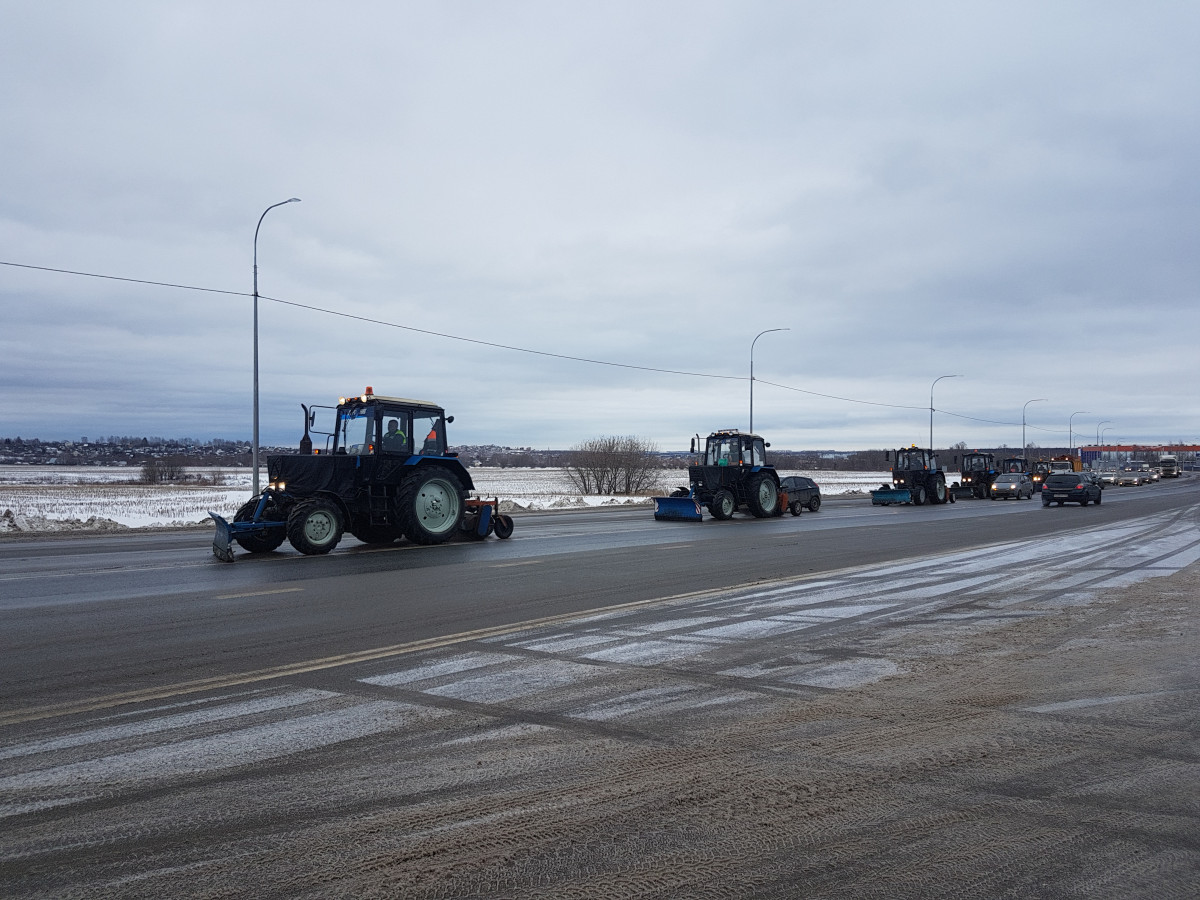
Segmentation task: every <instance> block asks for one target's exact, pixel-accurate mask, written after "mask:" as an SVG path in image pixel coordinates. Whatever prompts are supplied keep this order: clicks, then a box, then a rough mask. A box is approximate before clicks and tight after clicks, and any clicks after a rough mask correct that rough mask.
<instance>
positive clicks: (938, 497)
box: [929, 475, 946, 503]
mask: <svg viewBox="0 0 1200 900" xmlns="http://www.w3.org/2000/svg"><path fill="white" fill-rule="evenodd" d="M929 499H930V501H931V502H933V503H945V502H946V479H945V478H944V477H943V476H941V475H938V476H937V477H936V478H934V479H933V493H932V494H931V495H930V497H929Z"/></svg>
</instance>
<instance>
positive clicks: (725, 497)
mask: <svg viewBox="0 0 1200 900" xmlns="http://www.w3.org/2000/svg"><path fill="white" fill-rule="evenodd" d="M735 509H737V501H736V500H734V498H733V494H731V493H729V491H727V490H725V489H724V488H721V490H719V491H717V492H716V493H715V494H714V495H713V498H712V502H711V503H710V504H708V511H709V512H710V513H712V516H713V518H714V519H722V520H724V519H732V518H733V511H734V510H735Z"/></svg>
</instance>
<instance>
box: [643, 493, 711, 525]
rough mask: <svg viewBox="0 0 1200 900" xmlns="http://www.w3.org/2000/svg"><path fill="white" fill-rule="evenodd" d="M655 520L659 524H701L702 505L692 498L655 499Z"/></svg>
mask: <svg viewBox="0 0 1200 900" xmlns="http://www.w3.org/2000/svg"><path fill="white" fill-rule="evenodd" d="M651 499H653V500H654V518H655V519H657V520H658V521H659V522H700V521H702V520H703V518H704V517H703V516H702V515H701V513H700V504H699V503H698V502H697V501H695V500H693V499H692V498H691V497H653V498H651Z"/></svg>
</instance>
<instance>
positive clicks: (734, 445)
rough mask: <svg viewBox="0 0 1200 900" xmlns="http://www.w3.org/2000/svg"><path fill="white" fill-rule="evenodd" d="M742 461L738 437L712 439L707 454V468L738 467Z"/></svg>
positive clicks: (705, 461)
mask: <svg viewBox="0 0 1200 900" xmlns="http://www.w3.org/2000/svg"><path fill="white" fill-rule="evenodd" d="M741 461H742V458H741V454H740V452H739V451H738V439H737V438H736V437H733V436H730V437H710V438H709V439H708V449H707V452H706V453H705V459H704V464H705V465H706V466H736V465H737V464H738V463H740V462H741Z"/></svg>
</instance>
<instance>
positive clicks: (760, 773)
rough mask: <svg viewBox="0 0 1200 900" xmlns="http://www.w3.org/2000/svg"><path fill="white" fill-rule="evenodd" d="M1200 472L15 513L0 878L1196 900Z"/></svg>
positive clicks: (20, 890) (6, 595)
mask: <svg viewBox="0 0 1200 900" xmlns="http://www.w3.org/2000/svg"><path fill="white" fill-rule="evenodd" d="M1196 487H1197V485H1195V484H1194V483H1193V481H1192V480H1191V479H1185V480H1182V481H1181V482H1179V483H1178V484H1172V485H1169V486H1166V485H1156V486H1153V487H1147V488H1144V489H1135V490H1130V491H1127V492H1123V491H1110V492H1106V498H1105V501H1106V502H1105V504H1104V505H1103V506H1102V507H1100V508H1091V507H1089V508H1087V509H1082V510H1081V509H1077V508H1074V507H1066V508H1062V509H1059V508H1051V509H1042V508H1041V507H1040V504H1036V503H1029V502H1025V503H1016V502H1009V503H989V502H986V501H985V502H976V503H966V502H964V503H959V504H956V505H955V506H948V507H928V506H927V507H921V508H912V507H889V508H886V509H881V508H871V507H870V506H868V505H867V504H865V503H862V502H858V503H842V504H838V503H827V504H826V506H825V507H824V508H823V509H822V511H821V512H820V513H818V514H816V515H808V514H806V515H803V516H801V517H800V518H799V519H792V518H791V517H790V516H788V517H784V518H783V519H775V520H764V521H756V520H750V519H745V520H735V521H733V522H727V523H717V522H705V523H704V524H703V525H699V526H697V525H689V524H682V523H680V524H676V523H653V522H652V520H651V521H645V520H646V519H648V518H649V513H648V512H646V511H636V512H616V513H594V514H568V515H554V516H528V517H522V518H521V519H520V520H518V523H517V529H518V530H517V533H516V535H514V537H513V539H512V540H511V541H509V542H499V541H494V540H493V541H489V542H487V543H486V544H475V545H456V546H452V547H440V548H417V549H407V548H404V547H403V546H398V547H396V548H394V549H386V550H383V551H376V550H371V549H367V548H354V547H351V546H350V545H349V544H348V545H347V547H346V548H345V549H344V550H341V549H340V550H339V551H337V552H335V554H333V555H331V556H329V557H318V558H308V557H300V556H298V555H296V554H291V553H280V554H276V555H273V556H272V557H270V558H265V559H252V558H249V557H245V558H242V559H239V561H238V562H236V563H234V564H232V565H221V564H219V563H216V562H215V561H212V560H211V559H210V558H207V557H206V555H205V554H206V553H207V551H206V549H205V546H204V542H205V538H204V537H203V536H197V535H166V536H152V537H147V536H137V537H128V538H121V539H110V538H104V539H94V540H77V539H71V540H63V541H42V542H10V541H5V542H2V543H0V566H2V567H3V568H2V569H0V573H2V574H0V591H3V593H2V594H0V598H2V599H0V616H3V622H4V626H5V627H4V631H3V636H2V637H0V651H3V652H2V653H0V683H3V684H4V685H5V687H4V696H3V705H2V706H0V820H2V823H3V828H2V830H0V895H4V896H31V897H33V896H47V897H49V896H69V895H75V894H78V895H84V894H86V895H87V896H93V897H94V896H122V897H128V896H132V897H152V896H153V897H161V896H189V897H190V896H197V897H200V896H246V897H251V896H253V897H262V896H281V897H297V896H299V897H305V896H312V897H327V896H347V897H349V896H354V897H362V896H368V897H370V896H381V897H382V896H406V897H407V896H412V897H466V896H514V897H515V896H521V897H526V896H527V897H614V896H631V897H680V896H688V897H691V896H727V897H794V896H800V895H803V896H817V897H861V896H872V895H876V894H878V895H881V896H884V895H886V896H889V897H930V896H946V897H949V896H955V897H961V896H981V897H983V896H987V897H992V896H1008V895H1011V896H1045V897H1062V896H1087V897H1097V896H1100V897H1131V896H1149V895H1151V894H1153V895H1154V896H1155V897H1174V896H1179V897H1185V896H1186V897H1191V896H1194V892H1195V891H1194V889H1195V886H1196V884H1197V878H1198V876H1200V827H1198V824H1200V789H1198V788H1197V785H1198V784H1200V779H1198V778H1197V777H1196V776H1197V771H1198V769H1197V749H1198V744H1197V722H1196V717H1195V713H1194V710H1195V709H1196V708H1197V700H1198V699H1200V685H1198V684H1197V682H1198V680H1200V677H1198V673H1197V668H1196V665H1195V661H1194V657H1195V647H1196V646H1197V645H1198V644H1197V638H1198V637H1200V635H1197V629H1196V622H1197V615H1196V611H1195V608H1194V607H1195V597H1196V596H1197V590H1196V588H1197V585H1198V577H1197V570H1198V569H1200V567H1198V566H1196V565H1194V563H1195V561H1196V560H1197V559H1198V558H1200V528H1198V515H1200V512H1198V511H1200V506H1198V505H1197V500H1198V499H1200V497H1198V493H1200V492H1197V490H1196Z"/></svg>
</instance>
